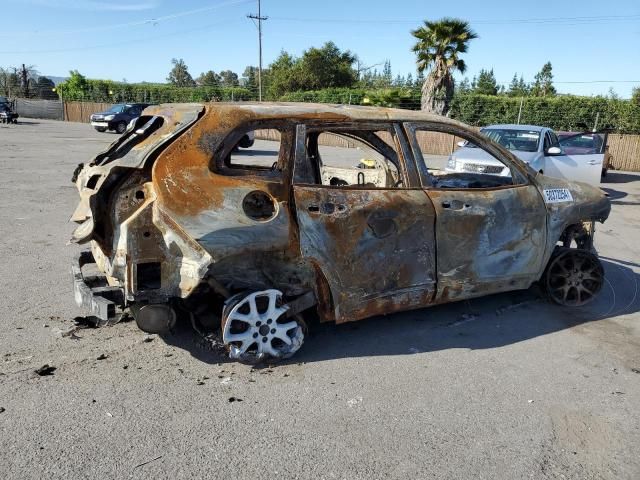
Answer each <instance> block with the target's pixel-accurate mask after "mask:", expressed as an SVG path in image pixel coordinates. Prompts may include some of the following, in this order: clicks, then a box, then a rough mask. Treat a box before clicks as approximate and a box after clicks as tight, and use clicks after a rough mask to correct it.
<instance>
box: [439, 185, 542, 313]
mask: <svg viewBox="0 0 640 480" xmlns="http://www.w3.org/2000/svg"><path fill="white" fill-rule="evenodd" d="M427 194H428V195H429V197H430V198H431V200H432V201H433V205H434V208H435V211H436V217H437V220H436V245H437V252H438V293H437V298H436V301H437V303H442V302H447V301H452V300H462V299H464V298H471V297H477V296H481V295H487V294H490V293H495V292H501V291H505V290H516V289H519V288H528V287H529V286H530V285H531V283H532V282H534V281H536V280H537V279H538V278H539V275H540V271H541V268H543V262H544V251H545V244H546V241H547V240H546V239H547V235H546V233H547V225H546V222H547V216H546V211H545V206H544V203H543V200H542V198H541V196H540V193H539V192H538V190H537V189H536V187H535V186H533V185H522V186H514V187H512V188H499V189H459V190H458V189H456V190H453V189H451V190H437V189H429V190H427Z"/></svg>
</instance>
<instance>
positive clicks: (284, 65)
mask: <svg viewBox="0 0 640 480" xmlns="http://www.w3.org/2000/svg"><path fill="white" fill-rule="evenodd" d="M355 61H356V57H355V56H354V55H353V54H352V53H351V52H349V51H344V52H343V51H341V50H340V49H339V48H338V47H337V46H336V45H335V44H334V43H333V42H327V43H325V44H324V45H323V46H322V47H321V48H315V47H312V48H310V49H308V50H305V51H304V52H303V54H302V57H300V58H295V57H293V56H291V55H290V54H289V53H287V52H285V51H282V52H281V53H280V55H279V56H278V58H276V60H275V61H274V62H273V63H271V65H269V73H268V85H269V93H270V95H271V96H272V97H274V98H279V97H280V96H282V95H284V94H285V93H287V92H295V91H299V90H321V89H324V88H337V87H352V86H353V85H354V84H355V83H356V81H357V72H356V70H355V69H354V68H353V64H354V63H355Z"/></svg>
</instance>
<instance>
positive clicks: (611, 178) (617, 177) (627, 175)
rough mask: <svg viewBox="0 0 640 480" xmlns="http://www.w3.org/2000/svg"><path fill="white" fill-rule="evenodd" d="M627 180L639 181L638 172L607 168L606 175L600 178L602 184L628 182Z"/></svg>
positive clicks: (639, 174)
mask: <svg viewBox="0 0 640 480" xmlns="http://www.w3.org/2000/svg"><path fill="white" fill-rule="evenodd" d="M629 182H640V173H631V172H616V171H614V170H609V172H608V173H607V176H606V177H605V178H603V179H602V183H603V184H604V185H606V184H608V183H629Z"/></svg>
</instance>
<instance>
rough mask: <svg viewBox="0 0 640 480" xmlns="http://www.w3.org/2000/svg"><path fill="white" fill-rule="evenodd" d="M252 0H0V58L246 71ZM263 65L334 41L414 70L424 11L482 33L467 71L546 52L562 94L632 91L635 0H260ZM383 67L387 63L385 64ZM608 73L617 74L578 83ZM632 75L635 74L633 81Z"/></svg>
mask: <svg viewBox="0 0 640 480" xmlns="http://www.w3.org/2000/svg"><path fill="white" fill-rule="evenodd" d="M256 3H257V2H256V1H255V0H253V1H245V0H202V1H196V0H181V1H170V0H105V1H103V0H2V2H1V6H2V9H1V11H2V17H3V19H4V20H5V21H4V22H3V29H2V32H0V40H1V41H0V66H4V67H6V66H13V65H19V64H21V63H26V64H31V65H35V66H36V69H37V70H38V71H39V72H40V73H42V74H47V75H57V76H64V75H67V74H68V71H69V70H71V69H78V70H79V71H80V72H81V73H82V74H84V75H86V76H88V77H90V78H111V79H114V80H122V79H126V80H127V81H129V82H138V81H143V80H146V81H152V82H162V81H165V78H166V76H167V73H168V72H169V70H170V68H171V58H173V57H177V58H184V60H185V62H186V63H187V65H188V66H189V70H190V72H191V74H192V75H193V76H194V77H195V76H197V75H198V74H200V73H201V72H202V71H206V70H209V69H213V70H215V71H220V70H226V69H231V70H234V71H236V72H238V73H240V74H241V73H242V71H243V70H244V68H245V66H246V65H249V64H257V33H256V28H255V26H254V25H253V23H252V22H251V21H250V20H248V19H247V18H246V14H248V13H253V12H255V10H256ZM262 10H263V15H267V16H269V20H268V21H266V22H265V23H264V62H265V66H266V65H268V64H269V63H270V62H271V61H272V60H273V59H274V58H275V57H276V56H277V55H278V54H279V52H280V51H281V50H283V49H284V50H287V51H289V52H291V53H293V54H296V55H299V54H301V53H302V51H303V50H304V49H305V48H308V47H310V46H319V45H321V44H322V43H324V42H325V41H328V40H333V41H334V42H335V43H336V44H337V45H338V46H339V47H340V48H343V49H349V50H351V51H352V52H354V53H356V54H357V55H358V56H359V58H360V59H361V61H362V63H363V64H364V65H374V64H377V63H381V62H384V61H385V60H386V59H389V60H390V61H391V66H392V70H393V74H394V76H395V75H396V74H398V73H400V74H402V75H405V74H407V73H409V72H411V73H413V74H415V58H414V55H413V53H412V52H411V45H412V38H413V37H411V35H410V33H409V31H410V30H411V29H412V28H415V27H417V26H419V25H420V24H421V22H422V20H423V19H438V18H440V17H443V16H454V17H459V18H463V19H466V20H468V21H469V22H470V23H471V25H472V27H473V28H474V29H475V30H476V32H477V33H478V35H479V37H480V38H478V39H477V40H474V41H473V42H472V43H471V46H470V49H469V52H468V54H467V55H466V56H465V57H464V58H465V60H466V62H467V65H468V72H467V75H468V76H470V77H472V76H473V75H475V74H477V73H478V71H479V70H480V69H481V68H493V69H494V72H495V75H496V78H497V79H498V81H500V82H506V83H508V82H509V81H510V80H511V78H512V77H513V74H514V73H516V72H517V73H518V74H522V75H523V76H524V78H525V80H528V81H530V80H532V79H533V76H534V75H535V73H536V72H537V71H538V70H540V68H541V67H542V65H543V64H544V63H545V62H546V61H551V62H552V64H553V72H554V76H555V80H556V82H557V83H556V88H557V89H558V91H560V92H563V93H575V94H581V95H595V94H606V93H607V92H608V90H609V88H611V87H612V88H613V89H614V90H615V92H616V93H617V94H618V95H620V96H622V97H629V96H630V93H631V89H632V87H633V86H637V85H640V2H639V1H638V0H611V1H609V2H607V3H606V4H605V3H602V1H591V0H581V1H577V0H571V1H568V0H564V1H555V2H518V1H514V0H507V1H503V0H500V1H491V2H479V1H477V0H476V1H472V0H458V1H456V2H441V1H438V2H436V1H430V2H429V1H419V0H394V1H391V2H390V1H384V2H383V1H371V0H370V1H365V0H357V1H350V2H349V1H346V0H322V1H317V2H316V1H304V0H302V1H301V0H295V1H294V0H263V2H262ZM380 68H381V67H380ZM599 80H606V81H608V82H611V83H606V82H605V83H573V82H595V81H599ZM630 81H632V82H635V83H629V82H630Z"/></svg>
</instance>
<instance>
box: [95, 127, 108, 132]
mask: <svg viewBox="0 0 640 480" xmlns="http://www.w3.org/2000/svg"><path fill="white" fill-rule="evenodd" d="M96 130H97V131H99V132H101V133H102V132H106V131H107V129H106V127H96Z"/></svg>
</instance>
